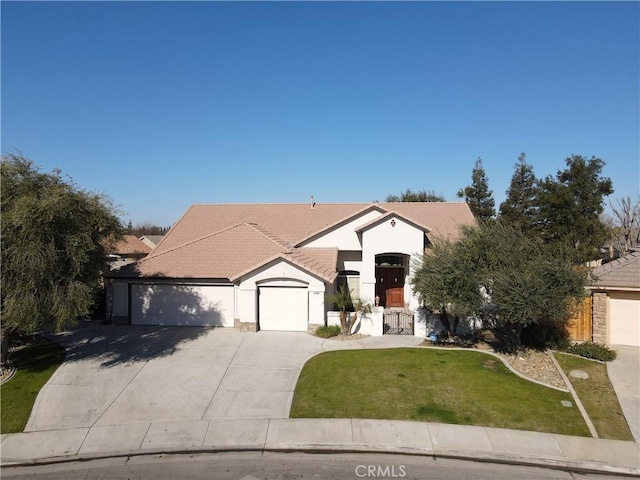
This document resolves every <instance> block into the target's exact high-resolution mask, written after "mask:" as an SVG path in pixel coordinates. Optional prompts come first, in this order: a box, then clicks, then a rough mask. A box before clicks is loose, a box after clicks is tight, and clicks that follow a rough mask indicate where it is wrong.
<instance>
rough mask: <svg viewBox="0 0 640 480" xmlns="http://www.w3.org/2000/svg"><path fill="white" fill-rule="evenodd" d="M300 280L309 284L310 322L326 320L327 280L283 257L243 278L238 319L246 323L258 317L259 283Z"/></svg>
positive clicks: (322, 322)
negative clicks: (325, 295)
mask: <svg viewBox="0 0 640 480" xmlns="http://www.w3.org/2000/svg"><path fill="white" fill-rule="evenodd" d="M301 283H303V284H306V285H307V291H308V294H309V323H310V324H314V325H321V324H324V312H325V310H324V303H325V302H324V292H325V284H324V282H323V281H322V280H320V279H319V278H317V277H314V276H313V275H310V274H308V273H306V272H305V271H303V270H301V269H300V268H298V267H296V266H294V265H292V264H290V263H289V262H286V261H284V260H278V261H276V262H273V263H271V264H269V265H267V266H265V267H262V268H260V269H258V270H256V271H255V272H252V273H251V275H247V276H246V277H243V278H242V279H240V284H239V285H238V296H237V298H238V303H237V308H236V311H237V321H239V322H243V323H255V322H257V321H258V308H257V307H258V296H257V293H258V288H259V286H260V285H267V284H268V285H271V286H288V285H290V286H300V284H301Z"/></svg>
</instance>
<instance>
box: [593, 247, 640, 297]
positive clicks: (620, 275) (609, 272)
mask: <svg viewBox="0 0 640 480" xmlns="http://www.w3.org/2000/svg"><path fill="white" fill-rule="evenodd" d="M593 273H594V274H595V276H596V277H597V280H596V281H595V282H593V284H592V287H601V288H625V289H627V288H628V289H640V252H631V253H629V254H628V255H625V256H624V257H620V258H618V259H616V260H612V261H611V262H608V263H605V264H604V265H600V266H599V267H597V268H595V269H594V270H593Z"/></svg>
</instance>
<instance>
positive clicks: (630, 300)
mask: <svg viewBox="0 0 640 480" xmlns="http://www.w3.org/2000/svg"><path fill="white" fill-rule="evenodd" d="M609 323H610V326H609V343H612V344H614V345H633V346H635V347H638V346H640V293H633V292H629V293H622V292H618V293H612V294H610V295H609Z"/></svg>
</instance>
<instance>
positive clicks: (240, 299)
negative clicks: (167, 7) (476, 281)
mask: <svg viewBox="0 0 640 480" xmlns="http://www.w3.org/2000/svg"><path fill="white" fill-rule="evenodd" d="M474 222H475V220H474V218H473V215H472V214H471V211H470V210H469V207H468V206H467V204H466V203H440V202H434V203H372V204H362V203H352V204H235V205H193V206H192V207H191V208H189V210H188V211H187V212H186V213H185V214H184V215H183V217H182V218H181V219H180V220H179V221H178V222H177V223H176V225H175V226H174V227H173V228H172V229H171V230H170V231H169V232H168V233H167V234H166V235H165V236H164V238H163V239H162V241H161V242H160V243H159V244H158V246H157V247H156V248H155V249H154V250H153V252H152V253H151V254H150V255H149V256H148V257H146V258H144V259H142V260H140V261H138V262H136V263H134V264H131V265H127V266H125V267H122V268H120V269H119V270H115V271H112V272H111V273H110V274H109V277H110V280H109V284H110V287H109V291H110V305H111V306H112V307H111V308H112V315H113V320H114V322H116V323H131V324H146V325H212V326H225V327H233V326H240V327H243V328H250V329H255V330H291V331H307V330H308V329H310V328H311V329H312V328H315V327H316V326H318V325H323V324H324V323H325V321H326V318H327V311H328V310H330V309H331V307H332V306H331V305H328V304H327V303H326V300H325V298H326V296H327V295H328V294H331V293H333V292H334V291H335V290H336V288H337V287H338V286H339V285H347V286H348V287H349V289H351V290H352V291H353V294H354V296H358V297H360V298H363V299H364V300H366V301H368V302H370V303H372V304H373V303H374V301H375V298H376V296H377V297H379V302H380V305H381V306H383V307H385V308H387V309H391V308H398V309H405V308H409V309H415V308H417V307H418V300H417V298H416V297H415V296H414V295H413V292H412V291H411V287H410V284H409V279H410V278H411V276H412V274H413V270H414V264H413V260H414V259H416V258H417V256H419V255H421V254H422V253H423V252H424V250H425V248H427V247H428V246H429V245H430V243H431V242H432V241H433V240H435V239H438V238H450V239H456V238H457V236H458V230H459V227H460V226H461V225H465V224H473V223H474Z"/></svg>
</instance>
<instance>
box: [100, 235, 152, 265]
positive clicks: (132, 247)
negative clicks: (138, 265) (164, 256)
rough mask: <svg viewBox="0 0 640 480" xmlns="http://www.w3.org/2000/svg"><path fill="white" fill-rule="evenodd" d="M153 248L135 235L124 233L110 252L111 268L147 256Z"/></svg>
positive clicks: (109, 261)
mask: <svg viewBox="0 0 640 480" xmlns="http://www.w3.org/2000/svg"><path fill="white" fill-rule="evenodd" d="M151 250H153V248H152V247H150V246H149V245H147V244H146V243H144V242H142V241H141V240H140V239H139V238H138V237H136V236H135V235H124V236H123V237H122V240H120V241H119V242H118V243H117V244H116V245H115V247H114V248H113V249H112V250H111V251H110V252H109V259H108V263H109V268H111V269H116V268H120V267H122V266H124V265H128V264H130V263H133V262H136V261H138V260H140V259H141V258H144V257H146V256H147V255H149V253H151Z"/></svg>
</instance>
